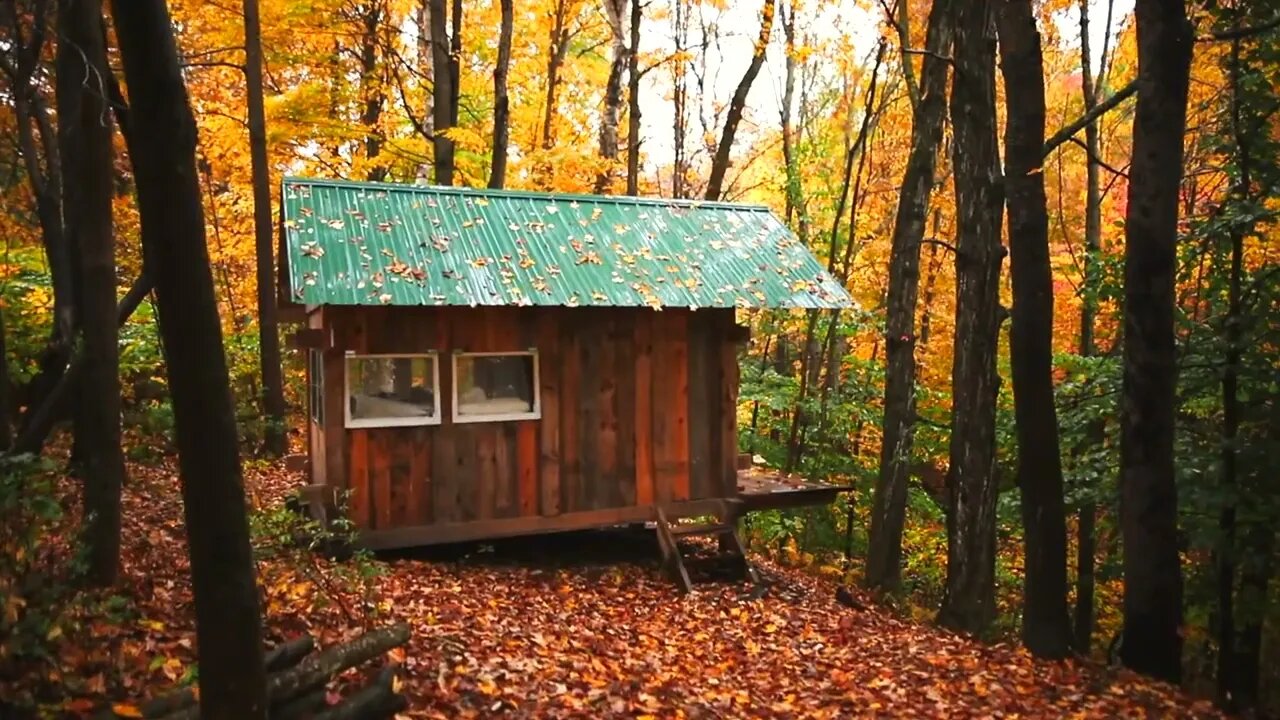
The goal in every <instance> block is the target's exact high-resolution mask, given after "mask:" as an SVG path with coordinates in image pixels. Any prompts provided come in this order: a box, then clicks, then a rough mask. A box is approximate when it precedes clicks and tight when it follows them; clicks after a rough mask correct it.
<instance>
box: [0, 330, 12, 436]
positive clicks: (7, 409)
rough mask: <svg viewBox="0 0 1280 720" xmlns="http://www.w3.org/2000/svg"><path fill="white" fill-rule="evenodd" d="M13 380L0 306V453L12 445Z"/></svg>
mask: <svg viewBox="0 0 1280 720" xmlns="http://www.w3.org/2000/svg"><path fill="white" fill-rule="evenodd" d="M12 420H13V381H12V379H11V378H10V377H9V343H8V341H7V335H6V333H5V325H4V309H3V308H0V453H5V452H8V451H9V448H11V447H12V446H13V425H12Z"/></svg>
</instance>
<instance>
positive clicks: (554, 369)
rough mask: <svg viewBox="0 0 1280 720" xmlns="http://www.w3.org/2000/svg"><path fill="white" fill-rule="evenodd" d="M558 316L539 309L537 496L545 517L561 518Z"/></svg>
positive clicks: (537, 321) (550, 310)
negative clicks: (539, 405)
mask: <svg viewBox="0 0 1280 720" xmlns="http://www.w3.org/2000/svg"><path fill="white" fill-rule="evenodd" d="M557 320H558V313H556V312H555V311H554V310H552V309H550V308H539V312H538V316H537V320H536V324H537V335H538V340H537V345H538V368H539V373H540V377H539V380H538V383H539V388H538V392H539V394H540V398H541V403H542V418H541V419H540V420H538V445H539V456H538V462H539V465H540V472H539V473H538V496H539V511H540V513H541V514H542V515H547V516H551V515H559V514H560V509H561V507H562V506H561V504H560V407H561V405H560V365H561V362H560V357H561V352H560V332H559V327H558V326H557V324H556V321H557Z"/></svg>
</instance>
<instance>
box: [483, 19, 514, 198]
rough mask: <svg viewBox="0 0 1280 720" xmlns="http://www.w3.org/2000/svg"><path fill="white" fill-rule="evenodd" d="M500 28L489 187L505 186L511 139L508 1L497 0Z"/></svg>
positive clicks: (495, 77)
mask: <svg viewBox="0 0 1280 720" xmlns="http://www.w3.org/2000/svg"><path fill="white" fill-rule="evenodd" d="M499 3H500V4H501V6H502V27H501V29H499V31H498V64H497V66H495V67H494V69H493V160H492V163H491V164H490V166H489V187H491V188H501V187H502V186H503V185H505V184H506V183H507V145H508V144H510V139H511V101H510V99H509V98H508V97H507V72H508V71H509V70H510V69H511V30H512V24H513V22H514V12H515V11H514V9H513V7H512V0H499Z"/></svg>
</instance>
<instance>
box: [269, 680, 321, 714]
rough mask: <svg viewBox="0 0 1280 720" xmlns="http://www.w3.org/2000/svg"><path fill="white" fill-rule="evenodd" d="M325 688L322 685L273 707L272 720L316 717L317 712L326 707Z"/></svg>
mask: <svg viewBox="0 0 1280 720" xmlns="http://www.w3.org/2000/svg"><path fill="white" fill-rule="evenodd" d="M324 703H325V690H324V686H323V685H321V686H320V689H319V690H315V691H312V692H309V693H305V694H303V695H299V696H298V697H296V698H294V699H292V700H290V701H288V702H286V703H284V704H282V705H278V706H272V708H271V720H301V719H302V718H312V717H315V715H316V713H318V712H320V711H321V710H323V709H324Z"/></svg>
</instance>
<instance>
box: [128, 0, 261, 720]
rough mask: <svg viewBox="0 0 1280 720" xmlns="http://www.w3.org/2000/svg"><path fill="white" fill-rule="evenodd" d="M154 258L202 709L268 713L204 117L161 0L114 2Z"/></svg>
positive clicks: (148, 247)
mask: <svg viewBox="0 0 1280 720" xmlns="http://www.w3.org/2000/svg"><path fill="white" fill-rule="evenodd" d="M112 10H113V14H114V17H115V28H116V34H117V36H118V38H119V43H120V54H121V56H122V58H123V61H124V71H125V84H126V86H127V87H128V89H129V101H130V103H131V107H132V110H133V113H132V116H131V118H130V122H131V123H132V127H131V130H132V131H133V132H135V133H136V134H137V135H138V136H139V137H144V138H147V140H148V142H146V143H140V144H139V145H138V147H137V149H136V152H135V153H134V156H133V158H132V161H133V168H134V173H135V177H136V181H137V188H138V202H139V210H140V214H141V218H142V242H143V249H144V256H145V264H146V267H147V268H148V272H149V273H151V276H152V277H153V278H154V280H155V287H156V298H157V306H158V311H159V321H160V336H161V341H162V345H163V349H164V355H165V363H166V366H167V368H168V376H169V389H170V394H171V397H172V402H173V411H174V421H175V428H176V433H175V434H176V437H177V445H178V466H179V472H180V474H181V478H182V500H183V508H184V514H185V518H186V526H187V542H188V546H189V548H190V556H191V576H192V588H193V591H194V595H195V607H196V641H197V646H198V660H199V663H200V701H201V711H202V712H201V714H202V716H203V717H205V718H208V719H210V720H213V719H215V718H246V719H249V720H252V719H253V718H265V717H266V713H267V703H266V697H267V696H266V673H265V670H264V668H263V660H262V620H261V614H260V612H259V607H258V591H257V587H256V583H255V579H254V565H253V555H252V551H251V548H250V546H249V524H248V518H247V516H246V512H245V499H244V487H243V484H242V480H241V474H240V456H239V450H238V438H237V434H236V424H235V408H234V406H233V404H232V402H231V392H230V389H229V387H228V381H227V361H226V355H225V354H224V352H223V346H222V333H221V324H220V322H219V320H218V303H217V299H216V297H215V296H214V290H213V278H212V276H211V274H210V270H209V257H208V252H207V250H206V248H205V235H204V217H203V208H202V207H201V202H200V186H199V180H198V178H197V176H196V167H195V144H196V126H195V119H194V118H193V117H192V114H191V108H190V105H189V104H188V100H187V91H186V87H185V85H184V84H183V79H182V71H181V68H180V65H179V60H178V50H177V45H176V43H175V41H174V37H173V24H172V22H171V20H170V18H169V13H168V9H167V8H166V6H165V3H164V2H163V1H162V0H127V1H123V0H115V1H114V2H113V3H112Z"/></svg>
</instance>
